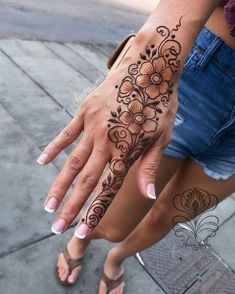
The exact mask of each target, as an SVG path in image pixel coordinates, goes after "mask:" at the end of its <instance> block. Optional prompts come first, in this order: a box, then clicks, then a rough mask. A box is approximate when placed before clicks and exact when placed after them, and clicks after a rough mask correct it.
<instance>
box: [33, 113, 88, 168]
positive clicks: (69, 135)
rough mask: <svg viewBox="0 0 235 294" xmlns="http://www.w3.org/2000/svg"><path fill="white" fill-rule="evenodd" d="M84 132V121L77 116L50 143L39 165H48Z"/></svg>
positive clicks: (41, 156)
mask: <svg viewBox="0 0 235 294" xmlns="http://www.w3.org/2000/svg"><path fill="white" fill-rule="evenodd" d="M82 130H83V119H82V118H81V116H79V115H76V116H75V117H74V118H73V119H72V120H71V121H70V123H69V124H68V125H67V126H66V127H65V128H64V129H63V130H62V131H61V132H60V133H59V135H58V136H57V137H56V138H55V139H54V140H53V141H52V142H50V143H49V144H48V145H47V147H46V148H45V149H44V150H43V152H42V153H41V155H40V156H39V157H38V159H37V162H38V163H39V164H47V163H49V162H50V161H51V160H53V159H54V158H55V157H56V156H57V155H58V154H59V153H60V152H61V151H62V150H63V149H65V148H66V147H67V146H69V145H70V144H72V143H73V141H75V140H76V139H77V137H78V136H79V135H80V134H81V132H82Z"/></svg>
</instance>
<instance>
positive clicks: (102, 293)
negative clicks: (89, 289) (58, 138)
mask: <svg viewBox="0 0 235 294" xmlns="http://www.w3.org/2000/svg"><path fill="white" fill-rule="evenodd" d="M98 293H99V294H106V293H107V286H106V284H105V283H104V281H100V284H99V291H98Z"/></svg>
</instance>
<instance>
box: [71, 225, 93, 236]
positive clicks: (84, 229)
mask: <svg viewBox="0 0 235 294" xmlns="http://www.w3.org/2000/svg"><path fill="white" fill-rule="evenodd" d="M88 232H89V227H88V225H87V224H81V225H80V226H79V227H78V228H77V229H76V230H75V232H74V235H75V237H77V238H78V239H84V238H85V237H86V235H87V234H88Z"/></svg>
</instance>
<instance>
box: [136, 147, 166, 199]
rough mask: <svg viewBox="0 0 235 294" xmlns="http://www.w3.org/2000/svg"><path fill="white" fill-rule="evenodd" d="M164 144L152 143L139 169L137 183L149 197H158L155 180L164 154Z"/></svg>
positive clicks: (142, 158) (143, 156)
mask: <svg viewBox="0 0 235 294" xmlns="http://www.w3.org/2000/svg"><path fill="white" fill-rule="evenodd" d="M163 150H164V148H163V146H159V145H158V146H157V145H152V146H151V147H150V148H149V149H148V150H147V151H146V152H145V153H144V154H143V155H142V157H141V160H140V163H139V167H138V170H137V184H138V187H139V189H140V192H141V193H142V194H143V195H144V196H145V197H147V198H151V199H156V198H157V195H156V190H155V181H156V179H157V176H158V173H159V167H160V161H161V158H162V155H163Z"/></svg>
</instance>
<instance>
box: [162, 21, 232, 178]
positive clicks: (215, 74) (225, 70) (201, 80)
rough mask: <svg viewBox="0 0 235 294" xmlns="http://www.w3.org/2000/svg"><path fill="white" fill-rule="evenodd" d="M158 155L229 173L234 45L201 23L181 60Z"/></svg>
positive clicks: (213, 174)
mask: <svg viewBox="0 0 235 294" xmlns="http://www.w3.org/2000/svg"><path fill="white" fill-rule="evenodd" d="M178 99H179V107H178V111H177V113H176V117H175V121H174V128H173V132H172V139H171V141H170V143H169V144H168V145H167V147H166V148H165V150H164V154H166V155H169V156H173V157H177V158H192V159H193V160H195V161H196V162H198V163H199V164H200V165H202V166H203V170H204V172H205V174H207V175H208V176H210V177H212V178H214V179H217V180H219V179H224V180H225V179H228V178H229V177H230V176H232V175H233V174H235V50H234V49H232V48H231V47H229V46H228V45H227V44H225V43H224V41H223V40H222V39H221V38H220V37H218V36H216V35H215V34H214V33H212V32H211V31H209V30H208V28H206V27H204V28H203V29H202V31H201V32H200V34H199V36H198V37H197V39H196V41H195V44H194V47H193V48H192V50H191V52H190V54H189V55H188V57H187V59H186V62H185V64H184V68H183V72H182V75H181V78H180V82H179V89H178Z"/></svg>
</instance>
